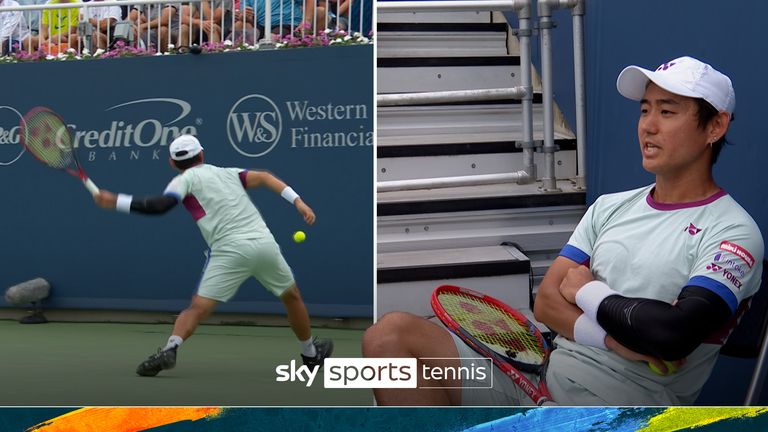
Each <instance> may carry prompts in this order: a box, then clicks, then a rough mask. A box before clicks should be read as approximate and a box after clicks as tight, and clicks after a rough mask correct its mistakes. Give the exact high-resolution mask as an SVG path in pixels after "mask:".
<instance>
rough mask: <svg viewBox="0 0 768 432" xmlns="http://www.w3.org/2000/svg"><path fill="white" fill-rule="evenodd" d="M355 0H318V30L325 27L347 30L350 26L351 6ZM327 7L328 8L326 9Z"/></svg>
mask: <svg viewBox="0 0 768 432" xmlns="http://www.w3.org/2000/svg"><path fill="white" fill-rule="evenodd" d="M352 1H353V0H342V1H341V3H339V1H338V0H317V6H316V10H317V23H316V25H315V28H316V29H317V32H320V31H323V30H324V29H327V28H328V29H337V28H338V30H347V29H348V28H349V20H348V17H349V7H350V5H351V4H352ZM326 8H327V10H326Z"/></svg>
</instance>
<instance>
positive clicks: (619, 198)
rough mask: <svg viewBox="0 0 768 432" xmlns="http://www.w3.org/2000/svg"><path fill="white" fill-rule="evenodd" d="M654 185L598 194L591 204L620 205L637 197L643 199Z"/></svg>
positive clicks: (601, 205)
mask: <svg viewBox="0 0 768 432" xmlns="http://www.w3.org/2000/svg"><path fill="white" fill-rule="evenodd" d="M653 186H654V185H652V184H651V185H647V186H643V187H640V188H637V189H631V190H628V191H622V192H614V193H609V194H604V195H600V196H599V197H598V198H597V199H596V200H595V203H594V204H593V205H594V206H600V207H603V206H614V205H621V204H623V203H627V202H630V201H635V200H637V199H643V200H644V199H645V197H646V196H647V195H648V193H649V192H650V190H651V188H653Z"/></svg>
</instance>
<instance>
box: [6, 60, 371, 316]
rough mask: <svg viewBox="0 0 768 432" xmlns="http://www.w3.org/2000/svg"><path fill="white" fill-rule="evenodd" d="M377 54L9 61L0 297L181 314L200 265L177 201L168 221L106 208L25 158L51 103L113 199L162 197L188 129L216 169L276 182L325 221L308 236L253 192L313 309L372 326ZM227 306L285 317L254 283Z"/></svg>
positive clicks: (281, 204)
mask: <svg viewBox="0 0 768 432" xmlns="http://www.w3.org/2000/svg"><path fill="white" fill-rule="evenodd" d="M372 55H373V47H372V46H348V47H329V48H306V49H296V50H277V51H267V52H242V53H240V52H238V53H223V54H204V55H198V56H195V55H184V56H164V57H146V58H128V59H125V58H123V59H112V60H96V61H69V62H45V63H37V64H14V65H3V66H2V72H3V75H2V76H3V81H4V82H5V83H6V85H5V86H4V89H3V92H2V96H0V128H2V130H0V185H2V186H0V190H2V208H3V211H2V216H0V218H1V220H2V223H0V240H2V241H1V242H0V262H1V263H2V264H1V267H0V288H2V289H3V290H4V289H5V288H7V287H9V286H11V285H13V284H16V283H19V282H22V281H25V280H28V279H31V278H34V277H38V276H41V277H44V278H46V279H47V280H49V281H50V283H51V285H52V287H53V289H52V296H51V298H50V299H49V300H48V301H47V302H46V307H49V308H96V309H124V310H156V311H178V310H180V309H181V308H183V307H184V306H185V305H186V304H187V303H188V301H189V298H190V297H191V295H192V294H193V293H194V292H195V288H196V285H197V282H198V280H199V277H200V271H201V269H202V266H203V263H204V259H205V257H204V255H203V251H204V250H205V249H207V246H206V244H205V242H204V241H203V239H202V237H201V235H200V233H199V231H198V229H197V227H196V226H195V223H194V222H193V220H192V218H191V217H190V215H189V214H188V213H187V212H186V211H185V210H184V209H183V207H182V206H178V207H177V208H175V209H174V210H173V211H172V212H170V213H169V214H166V215H164V216H161V217H153V216H142V215H125V214H121V213H116V212H112V211H104V210H101V209H99V208H97V207H96V206H95V205H94V203H93V200H92V199H91V197H90V195H89V194H88V193H87V191H86V190H85V189H84V188H83V186H82V185H81V184H80V182H79V181H77V180H76V179H75V178H73V177H70V176H68V175H66V174H63V173H62V172H59V171H56V170H52V169H50V168H47V167H45V166H43V165H41V164H40V163H38V162H37V161H35V160H34V158H33V157H32V156H31V155H29V154H26V153H24V152H23V151H22V147H21V146H20V145H19V144H18V130H17V129H14V128H15V127H16V126H17V125H18V123H19V115H23V114H24V113H25V112H26V111H28V110H29V109H30V108H32V107H34V106H38V105H43V106H47V107H49V108H51V109H53V110H54V111H56V112H58V113H59V114H61V115H62V116H63V117H64V119H65V120H66V121H67V123H68V124H69V125H70V126H71V128H72V129H73V132H74V136H75V140H76V142H77V145H78V154H79V157H80V159H81V161H82V163H83V166H84V168H85V170H86V171H87V172H88V174H89V176H90V177H91V178H93V180H94V181H95V182H96V183H97V184H98V185H99V186H100V187H102V188H105V189H108V190H111V191H116V192H123V193H131V194H134V195H136V196H146V195H157V194H160V193H162V191H163V189H164V188H165V186H166V185H167V183H168V182H169V181H170V180H171V178H173V176H174V175H175V174H176V173H175V172H174V171H173V170H172V169H171V168H170V166H169V164H168V154H167V151H168V148H167V147H168V144H169V143H170V142H171V141H172V140H173V138H174V136H175V135H176V134H178V133H193V134H195V135H197V136H198V138H199V139H200V141H201V143H202V145H203V147H204V148H205V157H206V162H208V163H212V164H215V165H219V166H232V167H242V168H251V169H265V170H269V171H271V172H272V173H274V174H275V175H277V176H278V177H280V178H281V179H283V180H285V181H286V183H288V184H289V185H291V186H292V187H293V188H294V189H295V190H296V191H297V192H298V193H299V194H300V195H301V196H302V198H303V199H304V200H305V201H306V202H307V204H309V205H310V206H311V207H312V208H313V209H314V210H315V213H316V214H317V221H316V223H315V225H314V226H311V227H310V226H307V225H306V224H305V223H304V221H303V220H302V218H301V216H300V215H299V213H298V212H297V211H296V210H295V208H294V207H293V206H291V205H290V204H288V203H287V202H286V201H285V200H283V199H282V198H281V197H280V196H279V195H277V194H275V193H273V192H271V191H269V190H268V189H258V190H252V191H251V192H250V194H251V197H252V199H253V201H254V203H255V204H256V205H257V207H258V208H259V210H260V211H261V213H262V215H263V216H264V218H265V220H266V222H267V224H268V226H269V227H270V229H271V230H272V232H273V234H274V236H275V238H276V239H277V241H278V243H279V244H280V246H281V248H282V251H283V254H284V255H285V257H286V260H287V261H288V263H289V264H290V265H291V267H292V268H293V271H294V273H295V275H296V279H297V282H298V284H299V288H300V289H301V291H302V294H303V297H304V299H305V302H306V303H307V306H308V308H309V311H310V314H312V315H313V316H327V317H369V316H372V302H373V294H372V291H373V282H372V281H373V250H372V246H371V245H372V244H373V202H372V199H373V195H372V190H373V188H372V173H373V152H372V149H373V132H372V131H373V115H374V113H373V96H372V94H373V93H372V89H373V70H372V68H373V66H372V65H373V61H372V60H373V59H372ZM296 230H303V231H305V232H306V233H307V240H306V241H305V242H304V243H302V244H296V243H294V242H293V241H292V240H291V237H292V234H293V232H294V231H296ZM0 306H8V305H6V304H5V303H4V302H0ZM220 310H222V311H229V312H253V313H283V308H282V304H281V303H280V302H279V299H277V298H275V297H273V296H272V295H271V294H269V293H268V292H267V291H266V290H264V289H263V288H262V287H261V286H260V285H259V284H258V283H256V282H255V281H254V280H249V281H247V282H246V283H245V284H244V285H243V287H242V288H241V289H240V292H239V293H238V294H237V296H236V297H235V298H234V299H233V300H232V301H231V302H230V303H228V304H225V305H223V306H222V307H221V308H220Z"/></svg>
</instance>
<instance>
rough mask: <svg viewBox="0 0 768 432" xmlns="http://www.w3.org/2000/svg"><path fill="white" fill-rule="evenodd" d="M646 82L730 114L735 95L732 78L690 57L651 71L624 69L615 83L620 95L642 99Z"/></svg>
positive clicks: (629, 67)
mask: <svg viewBox="0 0 768 432" xmlns="http://www.w3.org/2000/svg"><path fill="white" fill-rule="evenodd" d="M648 80H650V81H653V82H654V83H655V84H656V85H658V86H659V87H661V88H663V89H664V90H666V91H668V92H671V93H674V94H678V95H680V96H688V97H693V98H701V99H704V100H705V101H707V102H709V103H710V104H711V105H712V106H713V107H715V109H717V110H718V111H725V112H727V113H728V114H733V109H734V108H735V107H736V94H735V93H734V91H733V85H732V84H731V79H730V78H728V77H727V76H725V75H723V74H722V73H720V72H718V71H717V70H716V69H715V68H713V67H712V66H710V65H708V64H706V63H704V62H701V61H699V60H696V59H695V58H692V57H680V58H676V59H674V60H671V61H668V62H667V63H664V64H662V65H661V66H659V67H658V68H656V70H655V71H654V72H651V71H649V70H648V69H643V68H641V67H639V66H627V67H626V68H624V70H623V71H621V73H620V74H619V78H618V79H617V80H616V88H617V89H618V90H619V93H621V94H622V96H624V97H626V98H628V99H632V100H637V101H639V100H642V98H643V95H644V94H645V87H646V85H647V84H648Z"/></svg>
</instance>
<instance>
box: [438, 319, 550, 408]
mask: <svg viewBox="0 0 768 432" xmlns="http://www.w3.org/2000/svg"><path fill="white" fill-rule="evenodd" d="M446 331H448V332H449V333H451V332H450V330H448V329H446ZM451 337H452V338H453V343H454V345H456V351H458V353H459V357H461V366H462V367H466V368H469V367H470V364H471V363H473V359H481V358H484V357H483V356H481V355H480V354H478V353H477V352H476V351H475V350H473V349H472V348H470V347H469V346H468V345H467V344H465V343H464V342H463V341H462V340H461V338H459V337H458V336H456V335H455V334H453V333H451ZM524 375H525V376H526V378H528V379H530V380H531V381H532V382H534V383H535V382H537V378H536V376H535V375H532V374H528V373H524ZM467 381H468V380H464V381H463V382H462V389H461V404H462V405H465V406H535V405H536V404H534V403H533V401H532V400H531V399H530V398H529V397H528V395H526V394H525V392H523V391H522V390H521V389H520V387H518V386H517V384H515V382H514V381H512V379H511V378H510V377H508V376H507V375H506V374H505V373H504V372H502V371H501V369H499V368H497V367H493V386H492V387H491V388H477V387H479V386H480V385H481V383H480V382H476V383H475V384H472V383H468V382H467ZM473 387H475V388H473Z"/></svg>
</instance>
